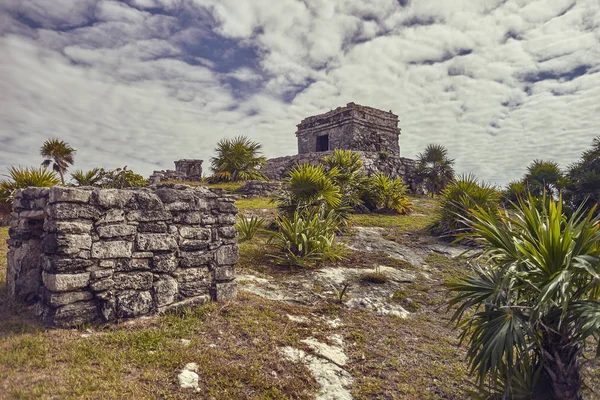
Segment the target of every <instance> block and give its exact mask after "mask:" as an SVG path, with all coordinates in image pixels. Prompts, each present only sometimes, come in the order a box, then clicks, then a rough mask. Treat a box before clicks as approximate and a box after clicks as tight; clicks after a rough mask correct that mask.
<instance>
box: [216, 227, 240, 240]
mask: <svg viewBox="0 0 600 400" xmlns="http://www.w3.org/2000/svg"><path fill="white" fill-rule="evenodd" d="M218 233H219V236H221V237H224V238H226V239H233V238H235V237H237V235H238V231H237V229H236V228H235V227H233V226H222V227H220V228H219V229H218Z"/></svg>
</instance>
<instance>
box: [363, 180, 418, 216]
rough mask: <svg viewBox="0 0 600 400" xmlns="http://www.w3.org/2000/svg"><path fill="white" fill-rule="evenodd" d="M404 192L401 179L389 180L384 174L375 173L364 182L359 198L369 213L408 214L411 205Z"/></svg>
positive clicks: (404, 187) (404, 188)
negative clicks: (390, 212)
mask: <svg viewBox="0 0 600 400" xmlns="http://www.w3.org/2000/svg"><path fill="white" fill-rule="evenodd" d="M406 191H407V187H406V186H404V183H403V182H402V178H396V179H391V178H390V177H389V176H387V175H385V174H382V173H377V174H375V175H373V176H371V177H370V178H369V179H368V180H367V181H366V183H365V185H364V187H363V191H362V194H361V198H362V201H363V204H364V205H365V207H366V208H367V209H369V210H370V211H383V212H389V211H392V212H396V213H399V214H409V213H410V212H411V211H412V209H413V204H412V202H411V201H410V200H409V199H408V196H407V195H406Z"/></svg>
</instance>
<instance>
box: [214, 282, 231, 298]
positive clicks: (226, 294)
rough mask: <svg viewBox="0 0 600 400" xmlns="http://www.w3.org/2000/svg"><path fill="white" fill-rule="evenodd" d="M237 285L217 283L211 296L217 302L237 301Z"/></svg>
mask: <svg viewBox="0 0 600 400" xmlns="http://www.w3.org/2000/svg"><path fill="white" fill-rule="evenodd" d="M236 293H237V283H235V282H217V283H215V284H214V285H213V287H212V288H211V295H212V297H213V299H214V300H215V301H229V300H233V299H235V295H236Z"/></svg>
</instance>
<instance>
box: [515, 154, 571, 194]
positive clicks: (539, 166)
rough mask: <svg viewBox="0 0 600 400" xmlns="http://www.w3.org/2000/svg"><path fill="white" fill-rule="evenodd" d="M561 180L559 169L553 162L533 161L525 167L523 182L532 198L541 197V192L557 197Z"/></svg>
mask: <svg viewBox="0 0 600 400" xmlns="http://www.w3.org/2000/svg"><path fill="white" fill-rule="evenodd" d="M562 179H563V176H562V173H561V172H560V167H559V166H558V163H556V162H555V161H545V160H533V163H531V165H529V167H527V173H526V174H525V177H524V178H523V181H524V182H525V185H526V186H527V188H528V189H529V191H530V192H531V194H533V195H534V196H541V195H542V194H543V192H546V193H548V194H549V195H551V196H557V195H558V192H559V190H560V185H561V180H562Z"/></svg>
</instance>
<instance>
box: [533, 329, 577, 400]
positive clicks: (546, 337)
mask: <svg viewBox="0 0 600 400" xmlns="http://www.w3.org/2000/svg"><path fill="white" fill-rule="evenodd" d="M569 339H570V338H569V337H568V336H566V335H562V334H560V333H559V332H553V331H549V330H546V329H544V330H543V334H542V340H543V343H542V346H543V358H544V370H545V371H546V373H547V374H548V376H549V377H550V380H551V382H552V390H553V392H554V398H555V399H556V400H582V399H583V397H582V395H581V376H580V374H579V361H578V355H579V352H580V349H581V347H580V346H579V344H578V343H572V342H571V341H570V340H569Z"/></svg>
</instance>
